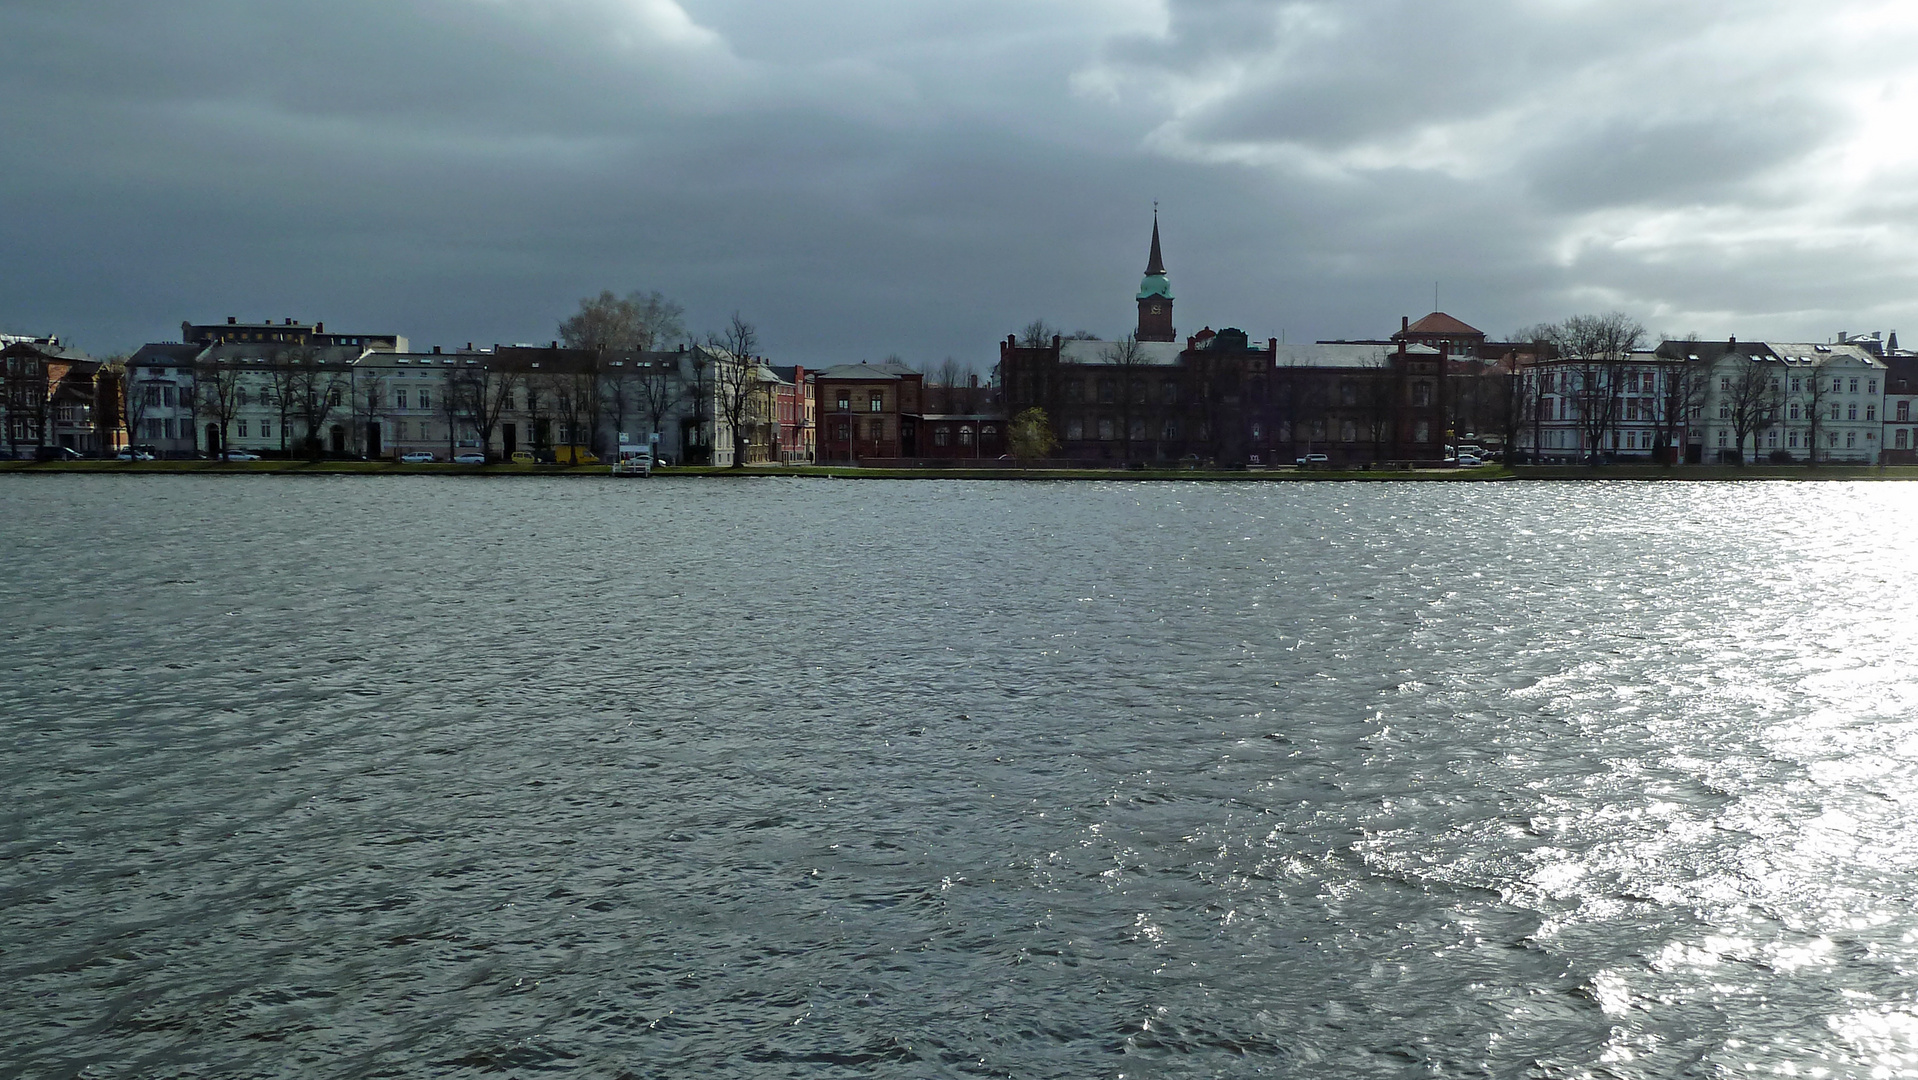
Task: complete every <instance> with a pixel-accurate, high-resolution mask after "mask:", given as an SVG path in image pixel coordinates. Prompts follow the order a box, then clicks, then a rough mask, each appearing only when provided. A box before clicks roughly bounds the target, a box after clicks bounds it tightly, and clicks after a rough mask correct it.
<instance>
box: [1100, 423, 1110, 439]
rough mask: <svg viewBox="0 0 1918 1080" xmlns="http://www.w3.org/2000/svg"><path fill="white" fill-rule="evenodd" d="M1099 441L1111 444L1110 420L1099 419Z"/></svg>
mask: <svg viewBox="0 0 1918 1080" xmlns="http://www.w3.org/2000/svg"><path fill="white" fill-rule="evenodd" d="M1099 440H1100V441H1101V442H1111V441H1112V420H1111V419H1110V418H1101V419H1100V421H1099Z"/></svg>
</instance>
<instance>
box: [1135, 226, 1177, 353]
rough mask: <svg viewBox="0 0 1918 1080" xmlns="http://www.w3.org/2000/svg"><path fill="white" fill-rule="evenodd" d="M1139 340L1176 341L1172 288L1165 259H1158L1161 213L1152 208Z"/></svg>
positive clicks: (1141, 294)
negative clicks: (1149, 251)
mask: <svg viewBox="0 0 1918 1080" xmlns="http://www.w3.org/2000/svg"><path fill="white" fill-rule="evenodd" d="M1139 340H1140V341H1177V340H1179V338H1178V334H1177V333H1176V332H1175V331H1174V330H1173V329H1172V284H1171V283H1170V282H1168V281H1167V280H1166V279H1165V259H1163V258H1161V257H1160V255H1159V209H1158V207H1156V206H1154V207H1153V208H1152V256H1151V257H1150V258H1148V259H1147V260H1146V264H1145V280H1144V281H1142V282H1140V283H1139Z"/></svg>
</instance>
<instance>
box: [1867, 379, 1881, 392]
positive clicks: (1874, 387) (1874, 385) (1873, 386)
mask: <svg viewBox="0 0 1918 1080" xmlns="http://www.w3.org/2000/svg"><path fill="white" fill-rule="evenodd" d="M1877 392H1878V380H1877V379H1866V380H1865V393H1867V394H1875V393H1877Z"/></svg>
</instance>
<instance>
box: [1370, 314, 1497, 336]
mask: <svg viewBox="0 0 1918 1080" xmlns="http://www.w3.org/2000/svg"><path fill="white" fill-rule="evenodd" d="M1399 334H1443V335H1446V336H1448V337H1462V336H1464V335H1467V334H1477V335H1478V336H1479V337H1484V336H1485V331H1483V330H1480V329H1479V328H1477V327H1475V326H1467V325H1465V324H1464V323H1462V322H1460V321H1458V320H1457V319H1454V318H1452V317H1451V316H1450V315H1447V314H1446V313H1444V312H1443V311H1434V312H1433V313H1431V314H1430V315H1427V316H1426V317H1425V318H1423V319H1420V320H1419V321H1418V322H1415V323H1413V324H1412V325H1410V326H1408V327H1406V328H1405V329H1403V330H1401V331H1399ZM1393 336H1394V337H1397V336H1398V334H1394V335H1393Z"/></svg>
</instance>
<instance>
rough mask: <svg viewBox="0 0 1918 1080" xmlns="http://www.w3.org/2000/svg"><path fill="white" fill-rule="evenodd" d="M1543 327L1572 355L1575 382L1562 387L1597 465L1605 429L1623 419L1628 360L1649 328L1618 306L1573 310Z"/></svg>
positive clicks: (1551, 339) (1548, 336)
mask: <svg viewBox="0 0 1918 1080" xmlns="http://www.w3.org/2000/svg"><path fill="white" fill-rule="evenodd" d="M1541 329H1543V330H1544V332H1545V340H1547V341H1549V342H1551V344H1552V345H1553V346H1554V347H1556V348H1557V350H1558V353H1559V355H1560V356H1562V357H1565V358H1567V359H1568V360H1569V361H1571V362H1570V363H1569V364H1567V365H1563V366H1565V367H1568V368H1569V369H1570V373H1571V374H1572V376H1573V385H1572V386H1570V387H1562V388H1561V393H1563V392H1565V391H1569V392H1570V396H1571V398H1572V404H1573V407H1574V409H1575V410H1576V412H1577V419H1578V426H1579V430H1580V433H1581V434H1582V435H1583V436H1584V441H1585V443H1586V445H1587V446H1588V447H1589V448H1590V451H1591V455H1590V461H1591V463H1592V464H1594V465H1596V464H1598V463H1599V460H1600V457H1599V456H1600V454H1601V453H1602V452H1603V450H1604V442H1605V435H1606V433H1607V432H1610V431H1611V430H1612V429H1613V428H1614V427H1615V426H1616V425H1617V423H1618V413H1619V401H1620V396H1621V395H1622V393H1623V392H1624V380H1625V375H1626V373H1625V372H1624V370H1623V366H1624V364H1625V362H1626V361H1627V360H1629V359H1630V358H1631V354H1632V350H1634V349H1636V348H1638V346H1639V345H1640V343H1642V342H1643V341H1644V340H1645V328H1644V327H1643V326H1640V325H1639V324H1638V323H1637V322H1636V321H1635V320H1633V319H1632V318H1631V317H1630V316H1628V315H1626V314H1625V313H1624V312H1622V311H1613V312H1609V313H1607V314H1604V315H1574V316H1572V317H1571V318H1569V319H1566V320H1565V321H1564V322H1561V323H1557V324H1555V325H1551V326H1547V327H1543V328H1541ZM1561 377H1562V376H1561Z"/></svg>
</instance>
